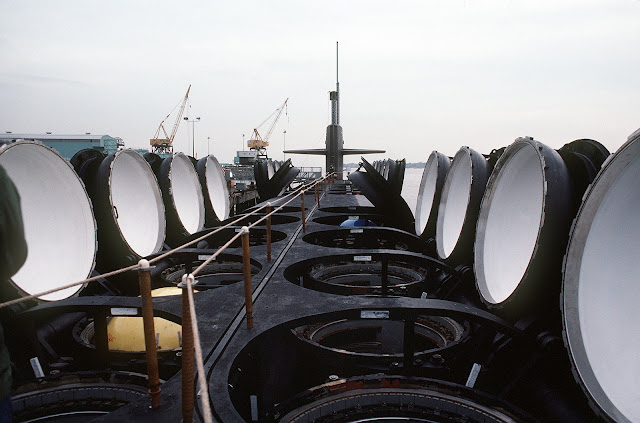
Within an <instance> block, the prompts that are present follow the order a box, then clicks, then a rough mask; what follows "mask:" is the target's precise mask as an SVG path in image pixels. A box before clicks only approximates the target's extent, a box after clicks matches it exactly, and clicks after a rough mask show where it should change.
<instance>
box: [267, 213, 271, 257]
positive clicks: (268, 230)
mask: <svg viewBox="0 0 640 423" xmlns="http://www.w3.org/2000/svg"><path fill="white" fill-rule="evenodd" d="M267 261H271V203H267Z"/></svg>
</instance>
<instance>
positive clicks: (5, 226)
mask: <svg viewBox="0 0 640 423" xmlns="http://www.w3.org/2000/svg"><path fill="white" fill-rule="evenodd" d="M26 258H27V242H26V240H25V239H24V225H23V223H22V211H21V209H20V195H19V194H18V191H17V190H16V187H15V185H14V184H13V182H12V181H11V179H10V178H9V175H7V172H6V171H5V170H4V168H3V167H2V166H0V284H6V283H7V282H8V279H9V278H10V277H11V276H13V275H14V274H16V272H17V271H18V270H20V267H22V265H23V264H24V261H25V260H26ZM11 383H12V379H11V359H10V357H9V350H8V349H7V346H6V345H5V342H4V333H3V329H2V325H0V422H11V421H12V417H11V397H10V393H11Z"/></svg>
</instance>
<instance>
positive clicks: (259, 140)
mask: <svg viewBox="0 0 640 423" xmlns="http://www.w3.org/2000/svg"><path fill="white" fill-rule="evenodd" d="M288 101H289V99H288V98H287V99H286V100H285V101H284V103H282V105H281V106H280V107H279V108H277V109H276V110H275V111H274V112H273V113H271V114H270V115H269V117H267V118H266V119H265V120H264V121H263V122H262V123H261V124H260V125H258V126H257V127H256V128H254V129H253V134H252V135H251V137H250V138H249V141H247V147H249V149H250V150H256V151H257V157H258V158H265V159H266V158H267V152H266V147H268V146H269V137H270V136H271V133H272V132H273V128H275V127H276V123H278V119H280V115H281V114H282V111H283V110H284V109H285V107H286V106H287V102H288ZM276 113H277V114H276ZM273 115H276V118H275V119H274V120H273V123H271V126H269V129H268V130H267V132H266V134H265V136H264V137H262V136H261V135H260V133H259V132H258V128H260V127H261V126H262V125H264V124H265V123H266V122H267V121H268V120H269V119H271V118H272V117H273Z"/></svg>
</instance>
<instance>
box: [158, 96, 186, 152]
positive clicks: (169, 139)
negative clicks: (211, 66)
mask: <svg viewBox="0 0 640 423" xmlns="http://www.w3.org/2000/svg"><path fill="white" fill-rule="evenodd" d="M189 91H191V85H189V88H187V93H186V94H185V95H184V99H183V100H182V104H181V105H180V110H179V111H178V117H177V118H176V121H175V123H174V124H173V129H172V130H171V135H169V134H167V130H166V129H164V123H165V121H166V120H167V119H169V116H171V113H169V114H168V115H167V117H165V118H164V119H162V122H160V125H159V126H158V129H157V130H156V134H155V135H154V136H153V138H151V139H150V140H149V144H151V152H153V153H156V154H173V139H174V138H175V137H176V133H177V132H178V126H180V121H181V120H182V115H183V114H184V108H185V106H186V105H187V100H188V99H189ZM174 110H175V108H174ZM172 112H173V110H172ZM160 131H162V132H163V133H164V138H160Z"/></svg>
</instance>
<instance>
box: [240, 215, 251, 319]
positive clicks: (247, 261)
mask: <svg viewBox="0 0 640 423" xmlns="http://www.w3.org/2000/svg"><path fill="white" fill-rule="evenodd" d="M241 238H242V273H243V275H244V303H245V307H246V308H247V329H252V328H253V299H252V289H251V257H250V255H249V228H247V227H246V226H243V227H242V236H241Z"/></svg>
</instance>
